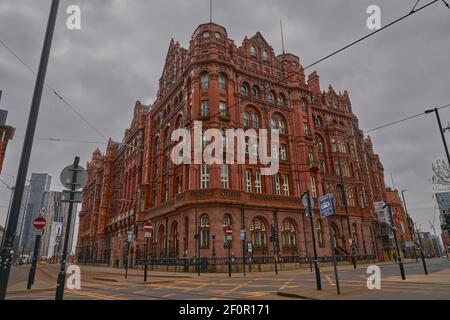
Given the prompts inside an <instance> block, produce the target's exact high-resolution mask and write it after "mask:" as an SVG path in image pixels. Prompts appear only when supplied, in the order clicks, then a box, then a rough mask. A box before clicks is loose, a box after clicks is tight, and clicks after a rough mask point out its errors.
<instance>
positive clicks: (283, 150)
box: [280, 144, 287, 161]
mask: <svg viewBox="0 0 450 320" xmlns="http://www.w3.org/2000/svg"><path fill="white" fill-rule="evenodd" d="M280 159H281V160H283V161H286V160H287V151H286V145H285V144H282V145H281V150H280Z"/></svg>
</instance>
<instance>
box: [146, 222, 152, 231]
mask: <svg viewBox="0 0 450 320" xmlns="http://www.w3.org/2000/svg"><path fill="white" fill-rule="evenodd" d="M144 231H145V232H152V231H153V225H152V223H151V222H150V221H148V222H146V223H145V224H144Z"/></svg>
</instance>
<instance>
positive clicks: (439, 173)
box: [431, 160, 450, 189]
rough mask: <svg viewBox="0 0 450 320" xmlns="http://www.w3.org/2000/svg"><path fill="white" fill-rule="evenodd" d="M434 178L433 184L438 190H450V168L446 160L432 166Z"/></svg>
mask: <svg viewBox="0 0 450 320" xmlns="http://www.w3.org/2000/svg"><path fill="white" fill-rule="evenodd" d="M432 169H433V177H432V178H431V182H432V183H433V185H434V186H436V187H437V188H438V189H448V188H450V167H449V165H448V164H447V162H445V161H444V160H436V162H435V163H433V164H432Z"/></svg>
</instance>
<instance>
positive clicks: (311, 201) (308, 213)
mask: <svg viewBox="0 0 450 320" xmlns="http://www.w3.org/2000/svg"><path fill="white" fill-rule="evenodd" d="M302 202H303V206H304V207H305V211H306V217H308V218H312V217H313V210H312V208H314V198H313V197H311V196H309V205H310V206H311V207H310V209H311V210H308V193H305V194H304V195H303V197H302Z"/></svg>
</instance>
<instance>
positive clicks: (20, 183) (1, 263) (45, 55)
mask: <svg viewBox="0 0 450 320" xmlns="http://www.w3.org/2000/svg"><path fill="white" fill-rule="evenodd" d="M58 7H59V0H52V5H51V8H50V14H49V18H48V23H47V29H46V32H45V39H44V45H43V49H42V53H41V59H40V63H39V69H38V73H37V78H36V84H35V87H34V93H33V100H32V103H31V108H30V114H29V117H28V123H27V129H26V132H25V138H24V142H23V147H22V154H21V156H20V162H19V169H18V173H17V180H16V184H15V188H14V190H15V192H14V196H13V200H12V203H11V212H10V214H9V217H8V225H7V227H6V232H5V242H4V245H3V248H2V250H1V254H0V270H1V272H0V300H4V299H5V297H6V290H7V287H8V279H9V272H10V270H11V262H12V259H13V256H14V238H15V235H16V229H17V223H18V220H19V214H20V207H21V205H22V197H23V191H24V188H25V180H26V177H27V172H28V165H29V163H30V156H31V150H32V147H33V140H34V133H35V131H36V124H37V119H38V115H39V107H40V104H41V98H42V91H43V88H44V83H45V75H46V73H47V65H48V60H49V56H50V49H51V45H52V39H53V32H54V30H55V24H56V17H57V14H58Z"/></svg>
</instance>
